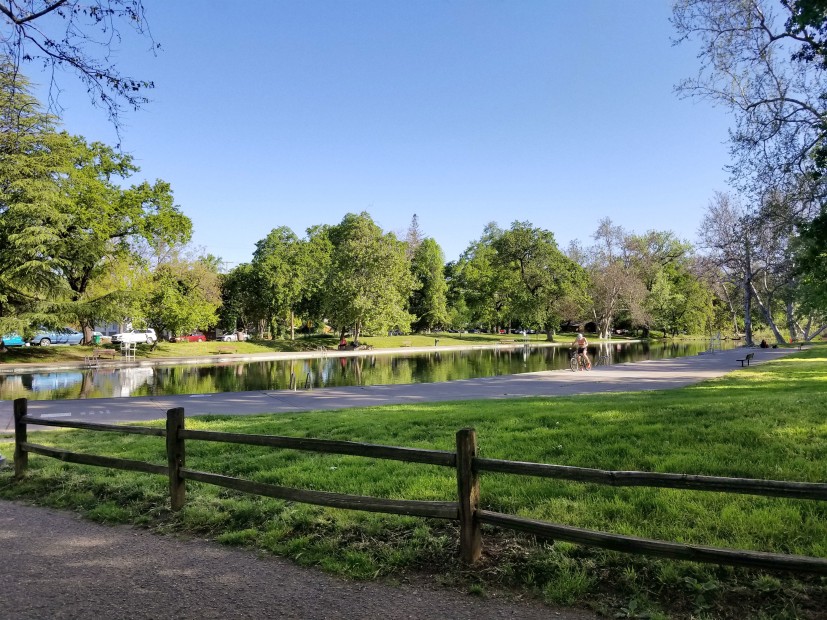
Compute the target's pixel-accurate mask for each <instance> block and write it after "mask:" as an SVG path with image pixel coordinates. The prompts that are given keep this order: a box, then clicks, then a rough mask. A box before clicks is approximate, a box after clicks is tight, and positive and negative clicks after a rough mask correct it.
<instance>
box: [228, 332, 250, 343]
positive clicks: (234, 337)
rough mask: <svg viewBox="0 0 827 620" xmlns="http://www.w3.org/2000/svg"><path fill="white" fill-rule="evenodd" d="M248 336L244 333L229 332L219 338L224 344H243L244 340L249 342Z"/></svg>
mask: <svg viewBox="0 0 827 620" xmlns="http://www.w3.org/2000/svg"><path fill="white" fill-rule="evenodd" d="M249 339H250V336H249V334H246V333H244V332H229V333H226V334H224V335H222V336H221V340H222V341H224V342H238V341H239V340H240V341H241V342H244V341H245V340H249Z"/></svg>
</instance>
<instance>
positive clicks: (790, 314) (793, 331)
mask: <svg viewBox="0 0 827 620" xmlns="http://www.w3.org/2000/svg"><path fill="white" fill-rule="evenodd" d="M785 306H786V307H785V310H786V313H787V331H788V332H789V333H790V340H797V339H798V329H797V328H796V321H795V308H794V306H793V300H792V299H788V300H787V302H786V304H785Z"/></svg>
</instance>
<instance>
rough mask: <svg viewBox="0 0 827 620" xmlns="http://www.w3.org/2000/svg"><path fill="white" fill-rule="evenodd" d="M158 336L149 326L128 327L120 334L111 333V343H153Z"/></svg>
mask: <svg viewBox="0 0 827 620" xmlns="http://www.w3.org/2000/svg"><path fill="white" fill-rule="evenodd" d="M157 340H158V336H156V335H155V330H154V329H152V328H151V327H150V328H148V329H130V330H128V331H125V332H121V333H120V334H112V344H122V343H124V342H126V343H128V344H133V343H134V344H143V343H146V344H155V343H156V342H157Z"/></svg>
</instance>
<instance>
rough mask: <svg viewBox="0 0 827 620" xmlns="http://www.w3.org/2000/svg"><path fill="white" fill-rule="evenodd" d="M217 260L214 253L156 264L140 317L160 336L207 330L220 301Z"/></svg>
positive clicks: (213, 323)
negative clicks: (212, 254) (162, 334)
mask: <svg viewBox="0 0 827 620" xmlns="http://www.w3.org/2000/svg"><path fill="white" fill-rule="evenodd" d="M218 266H219V261H218V260H217V259H216V258H215V257H213V256H202V257H198V258H195V259H192V260H189V259H185V258H183V259H182V258H179V257H176V258H174V259H172V260H169V261H166V262H164V263H163V264H161V265H159V266H158V267H156V269H155V271H154V272H153V274H152V278H151V279H150V280H149V292H148V294H147V295H146V297H145V298H144V300H143V301H144V306H143V317H144V318H145V319H146V321H147V323H149V325H151V326H152V327H154V328H155V330H156V332H158V335H159V336H160V335H161V333H163V332H169V334H170V335H171V336H177V335H180V334H184V333H186V332H189V331H192V330H194V329H208V328H209V327H212V326H213V325H215V323H216V321H217V318H218V317H217V310H218V307H219V305H220V303H221V286H220V280H219V274H218Z"/></svg>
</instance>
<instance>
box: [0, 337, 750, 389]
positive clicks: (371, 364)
mask: <svg viewBox="0 0 827 620" xmlns="http://www.w3.org/2000/svg"><path fill="white" fill-rule="evenodd" d="M734 344H735V343H729V346H734ZM724 346H727V343H724ZM706 347H707V345H706V344H705V343H702V342H691V343H659V342H658V343H628V344H602V345H598V346H593V347H589V354H590V356H591V358H592V360H593V361H594V360H595V359H596V357H597V356H598V355H601V354H602V355H608V356H609V362H610V363H612V364H617V363H622V362H631V361H639V360H646V359H660V358H665V357H681V356H686V355H697V354H698V353H699V352H701V351H703V350H705V349H706ZM568 363H569V351H568V348H567V347H530V346H527V347H518V348H504V347H500V348H497V349H475V350H468V351H439V350H436V349H435V350H434V351H432V352H428V353H419V354H414V353H411V354H406V355H370V356H364V357H339V356H337V355H336V354H335V353H334V352H331V353H330V355H329V356H327V357H325V358H319V359H307V360H278V361H264V362H246V363H243V364H236V363H216V364H210V365H192V364H189V365H181V366H155V367H131V368H96V369H77V370H71V371H60V372H40V373H29V374H16V375H0V399H2V400H11V399H14V398H21V397H25V398H29V399H32V400H60V399H74V398H111V397H120V396H151V395H172V394H211V393H216V392H244V391H248V390H282V389H288V388H289V387H290V378H291V375H293V376H295V377H296V381H297V383H298V385H299V387H304V386H305V385H310V386H312V387H314V388H319V387H334V386H350V385H388V384H398V383H436V382H440V381H456V380H459V379H472V378H478V377H493V376H497V375H511V374H519V373H524V372H536V371H541V370H555V369H563V368H567V367H568Z"/></svg>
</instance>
